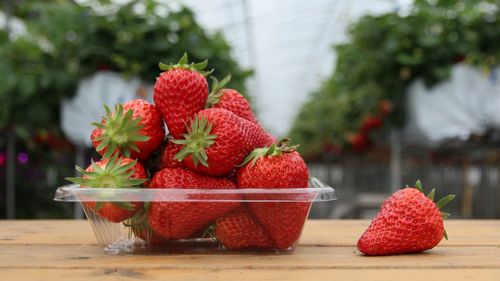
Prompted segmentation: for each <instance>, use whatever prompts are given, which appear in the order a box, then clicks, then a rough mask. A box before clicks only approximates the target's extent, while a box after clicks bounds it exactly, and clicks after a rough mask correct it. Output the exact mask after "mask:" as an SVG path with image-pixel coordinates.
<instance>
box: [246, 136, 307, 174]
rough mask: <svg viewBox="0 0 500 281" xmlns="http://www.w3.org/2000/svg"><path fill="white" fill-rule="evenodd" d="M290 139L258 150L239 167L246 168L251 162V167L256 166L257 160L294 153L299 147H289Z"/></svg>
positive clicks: (251, 153)
mask: <svg viewBox="0 0 500 281" xmlns="http://www.w3.org/2000/svg"><path fill="white" fill-rule="evenodd" d="M289 142H290V139H288V138H284V139H282V140H280V141H278V142H277V143H273V144H272V145H271V146H269V147H262V148H256V149H254V150H253V151H252V152H250V154H249V155H248V156H247V157H246V158H245V159H244V160H243V162H242V163H241V164H240V165H238V167H242V166H245V165H246V164H247V163H250V162H251V164H250V165H251V166H252V167H253V166H255V163H257V160H259V158H262V157H267V156H271V157H272V156H280V155H282V154H283V153H288V152H293V151H295V150H296V149H297V147H299V146H298V145H292V146H288V143H289Z"/></svg>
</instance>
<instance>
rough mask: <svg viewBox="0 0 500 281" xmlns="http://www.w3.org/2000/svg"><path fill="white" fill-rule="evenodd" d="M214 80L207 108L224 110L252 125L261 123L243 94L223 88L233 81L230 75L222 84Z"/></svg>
mask: <svg viewBox="0 0 500 281" xmlns="http://www.w3.org/2000/svg"><path fill="white" fill-rule="evenodd" d="M212 79H213V83H212V92H211V93H210V94H209V95H208V99H207V104H206V106H205V107H206V108H212V107H213V108H223V109H226V110H229V111H231V112H232V113H234V114H236V115H238V116H239V117H241V118H245V119H246V120H248V121H250V122H252V123H255V124H258V123H259V122H258V121H257V118H255V115H254V114H253V111H252V107H251V106H250V103H249V102H248V101H247V99H246V98H245V97H244V96H243V95H242V94H240V93H239V92H238V91H236V90H233V89H223V88H222V87H224V86H225V85H226V84H227V83H228V82H229V80H230V79H231V76H230V75H228V76H226V77H225V78H224V79H222V80H221V81H220V82H219V81H218V80H217V79H215V78H213V77H212Z"/></svg>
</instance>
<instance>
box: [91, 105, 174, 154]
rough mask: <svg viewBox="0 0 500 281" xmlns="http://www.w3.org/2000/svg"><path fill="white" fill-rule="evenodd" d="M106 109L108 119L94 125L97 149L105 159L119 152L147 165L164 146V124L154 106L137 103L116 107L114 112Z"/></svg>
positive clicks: (105, 118) (92, 138)
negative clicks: (151, 156) (152, 155)
mask: <svg viewBox="0 0 500 281" xmlns="http://www.w3.org/2000/svg"><path fill="white" fill-rule="evenodd" d="M104 108H105V109H106V116H104V117H103V119H102V121H101V122H100V123H97V122H95V123H92V125H94V126H96V127H97V128H96V129H94V131H93V132H92V135H91V137H90V139H91V140H92V144H93V145H94V148H95V149H96V150H97V152H99V153H100V154H101V155H103V157H104V158H109V157H110V156H111V154H113V153H114V152H118V153H119V154H120V155H124V156H125V157H130V158H133V159H139V160H141V161H145V160H147V159H148V158H149V156H150V155H151V153H152V152H153V151H155V150H156V149H157V148H158V147H159V146H160V145H161V143H162V142H163V139H164V138H165V128H164V125H163V120H162V118H161V115H160V113H159V112H158V111H157V110H156V107H155V106H154V105H153V104H150V103H148V102H147V101H145V100H142V99H136V100H131V101H128V102H126V103H124V104H123V105H121V104H118V105H116V106H115V110H114V112H111V110H110V109H109V108H108V107H107V106H104Z"/></svg>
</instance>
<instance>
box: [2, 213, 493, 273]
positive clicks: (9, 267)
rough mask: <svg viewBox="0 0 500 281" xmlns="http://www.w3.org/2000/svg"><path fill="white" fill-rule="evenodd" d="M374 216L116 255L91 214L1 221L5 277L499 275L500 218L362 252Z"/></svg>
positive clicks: (459, 224)
mask: <svg viewBox="0 0 500 281" xmlns="http://www.w3.org/2000/svg"><path fill="white" fill-rule="evenodd" d="M368 224H369V221H362V220H350V221H349V220H344V221H338V220H330V221H326V220H324V221H309V222H308V223H307V225H306V227H305V230H304V234H303V236H302V239H301V243H300V246H299V247H298V248H297V250H296V251H295V253H294V254H291V255H274V254H266V255H255V254H243V255H234V254H212V255H201V254H183V255H182V254H181V255H155V256H144V255H142V256H132V255H121V256H113V255H106V254H104V253H103V251H102V248H101V247H100V246H98V245H97V244H96V241H95V239H94V235H93V234H92V232H91V229H90V226H88V225H87V222H86V221H72V220H60V221H0V280H2V281H8V280H51V281H52V280H203V281H207V280H231V281H234V280H311V281H315V280H334V279H338V280H363V281H367V280H370V281H374V280H440V281H442V280H453V281H459V280H495V281H499V280H500V221H498V220H497V221H453V220H450V221H447V222H446V223H445V225H446V228H447V231H448V234H449V236H450V240H449V241H443V242H441V244H440V245H439V246H438V247H437V248H435V249H433V250H431V251H428V252H426V253H421V254H414V255H402V256H387V257H366V256H362V255H360V254H359V252H358V251H357V249H356V247H355V243H356V240H357V238H358V237H359V235H360V234H361V233H362V232H363V230H364V229H365V228H366V226H367V225H368Z"/></svg>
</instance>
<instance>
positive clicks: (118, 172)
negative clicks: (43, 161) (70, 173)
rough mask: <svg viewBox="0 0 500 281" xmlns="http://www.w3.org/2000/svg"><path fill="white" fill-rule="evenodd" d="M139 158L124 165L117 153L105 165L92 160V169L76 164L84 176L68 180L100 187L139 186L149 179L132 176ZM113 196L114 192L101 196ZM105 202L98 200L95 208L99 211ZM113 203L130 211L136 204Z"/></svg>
mask: <svg viewBox="0 0 500 281" xmlns="http://www.w3.org/2000/svg"><path fill="white" fill-rule="evenodd" d="M136 163H137V160H134V161H132V162H130V163H128V164H125V165H122V160H121V159H120V158H118V156H117V154H113V156H112V157H111V158H110V159H109V160H108V162H107V163H106V165H105V166H104V167H100V166H99V165H98V164H97V163H95V162H94V161H92V164H91V167H92V171H85V170H84V169H82V168H81V167H79V166H76V170H77V171H78V172H80V173H81V174H82V177H79V178H73V177H68V178H66V180H68V181H70V182H73V183H76V184H79V185H82V186H86V187H99V188H130V187H137V186H139V185H141V184H143V183H144V182H146V181H147V179H134V178H131V176H132V175H133V174H134V173H135V170H134V169H133V167H134V165H135V164H136ZM108 196H112V194H105V195H103V196H102V197H101V198H104V199H105V198H106V197H108ZM104 203H105V202H103V201H97V202H96V205H95V208H94V209H95V210H96V211H98V210H99V209H101V208H102V206H103V205H104ZM110 203H111V204H113V205H115V206H117V207H119V208H121V209H124V210H128V211H132V210H134V208H135V207H134V205H133V204H131V203H130V202H110Z"/></svg>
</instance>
